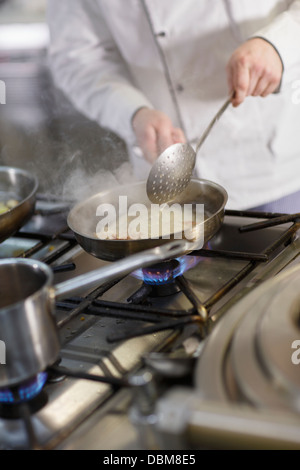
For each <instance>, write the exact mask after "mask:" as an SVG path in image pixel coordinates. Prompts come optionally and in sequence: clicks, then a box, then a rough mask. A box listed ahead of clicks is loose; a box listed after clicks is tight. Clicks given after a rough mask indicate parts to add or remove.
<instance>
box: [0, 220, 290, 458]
mask: <svg viewBox="0 0 300 470" xmlns="http://www.w3.org/2000/svg"><path fill="white" fill-rule="evenodd" d="M54 212H55V211H54ZM65 215H66V214H65V213H63V214H60V215H59V216H57V214H55V213H52V214H50V215H49V214H48V216H46V217H45V215H42V214H39V213H38V214H36V215H35V216H34V217H33V218H32V220H31V221H30V222H29V223H28V224H27V225H26V226H25V227H23V229H22V230H21V231H20V232H19V233H18V234H17V235H16V236H15V237H11V238H10V239H8V240H6V241H5V242H4V243H2V244H1V246H0V258H7V257H11V256H25V257H30V258H36V259H39V260H42V261H44V262H46V263H48V264H49V265H50V266H51V267H52V268H53V271H54V284H57V283H60V282H62V281H64V280H67V279H70V278H72V277H75V276H78V275H80V274H84V273H86V272H88V271H90V270H92V269H96V268H98V267H102V266H106V265H107V264H109V262H107V261H103V260H100V259H96V258H94V257H93V256H91V255H89V254H87V253H86V252H84V251H83V250H82V249H81V248H80V247H79V246H78V244H77V243H76V241H75V239H74V237H73V235H72V233H70V231H69V230H68V227H67V226H66V218H65ZM261 219H263V220H264V219H265V217H262V216H261V217H252V216H251V215H250V214H248V213H246V215H241V214H237V213H235V212H228V213H227V214H226V216H225V220H224V224H223V226H222V228H221V230H220V231H219V232H218V234H217V235H216V236H215V237H214V238H213V239H212V240H211V241H210V242H209V244H208V245H207V246H206V247H205V249H203V250H200V251H199V252H197V253H193V256H194V255H195V256H197V257H198V258H199V259H198V263H196V264H195V266H194V267H192V268H191V269H189V270H188V271H186V273H184V274H183V275H182V276H179V278H178V279H177V280H175V281H174V282H175V283H176V287H177V289H176V290H175V291H174V290H172V291H171V293H170V292H169V291H166V292H164V293H163V294H162V295H158V291H155V290H154V291H153V290H151V288H150V289H149V286H147V288H145V285H144V284H143V281H142V280H141V279H139V278H137V277H136V276H134V275H128V276H126V277H124V278H123V279H120V280H116V281H114V282H110V283H108V284H106V285H104V286H99V287H98V288H97V289H87V290H86V292H85V293H84V295H80V296H73V297H70V298H67V299H64V300H63V301H59V302H57V304H56V311H55V318H56V323H57V328H58V333H59V338H60V342H61V350H60V356H59V358H58V360H57V364H56V365H55V366H56V367H58V368H57V369H55V367H54V368H53V370H52V372H53V374H51V373H50V376H51V377H50V378H51V380H50V379H49V380H48V382H47V384H46V386H45V387H44V389H43V399H44V401H43V405H42V406H41V407H40V408H39V406H38V408H37V409H36V408H34V409H33V411H32V410H30V409H29V411H28V409H27V411H26V410H25V414H22V415H21V417H17V418H16V417H14V418H11V417H9V414H7V413H6V412H7V410H5V414H4V416H3V415H2V417H1V410H0V435H1V446H2V448H9V449H13V448H39V447H41V448H49V449H56V448H66V449H77V448H80V449H82V448H94V449H105V448H115V449H122V448H126V449H130V448H141V447H140V446H141V445H143V444H140V443H139V442H138V441H139V440H138V436H139V431H138V430H137V429H139V428H137V429H136V428H135V426H133V424H132V420H131V419H130V412H129V410H130V404H131V401H132V398H133V396H135V393H136V392H135V391H134V392H132V390H131V387H129V386H128V384H125V385H126V386H114V385H112V384H109V383H101V382H98V381H96V380H97V377H96V379H95V376H100V377H108V379H109V378H113V379H116V380H118V379H120V380H123V379H124V378H128V377H130V376H132V375H134V374H135V373H137V372H138V371H139V370H140V369H141V368H142V367H144V366H145V364H146V365H147V366H149V365H150V366H153V367H152V369H153V370H152V372H154V373H157V372H158V376H159V381H161V370H162V367H163V366H164V365H165V362H163V361H162V359H164V358H165V357H164V356H163V354H166V357H167V359H168V360H167V361H166V365H167V367H168V366H169V364H170V358H172V359H175V361H174V363H175V368H176V367H177V368H178V367H179V364H186V363H188V364H189V366H190V363H191V361H192V364H194V361H195V360H196V359H197V358H198V357H199V358H200V359H199V363H198V366H197V367H198V368H197V370H196V372H197V377H199V376H201V378H203V377H206V375H207V380H205V387H204V388H203V384H202V382H201V387H200V385H199V383H198V382H199V379H197V380H196V388H197V387H200V388H201V393H203V394H204V395H205V394H206V390H207V395H208V396H209V397H210V398H211V397H213V396H214V395H215V396H216V398H217V399H218V400H219V399H220V396H223V393H225V392H224V390H221V386H220V383H219V378H218V377H217V371H220V370H223V367H224V365H223V364H221V360H220V359H217V358H216V355H215V354H212V353H210V352H208V351H209V349H210V348H209V346H208V347H207V348H206V349H205V348H204V352H202V349H203V345H204V344H206V342H207V339H209V338H212V340H211V341H213V338H214V337H215V336H216V335H217V334H218V332H219V334H220V335H221V340H216V341H217V344H218V346H217V347H216V348H215V346H212V347H211V348H213V349H214V348H215V349H216V350H217V351H218V350H219V349H220V348H222V347H223V349H224V348H225V346H224V345H223V343H224V341H226V340H225V335H223V334H222V328H221V327H219V326H218V325H219V324H221V321H223V322H225V323H224V324H225V325H226V328H224V331H226V332H227V330H228V329H229V330H230V325H232V328H234V327H235V321H236V320H231V318H232V314H231V313H230V311H231V307H234V308H236V311H237V312H238V313H237V316H238V317H239V319H242V317H243V313H244V309H243V308H242V309H240V307H239V301H240V300H241V299H242V301H243V298H244V297H245V294H246V293H248V292H251V291H252V290H253V289H254V288H255V287H257V286H259V285H260V284H262V283H264V281H266V280H267V279H269V278H273V277H274V276H276V275H277V274H278V273H279V272H280V271H282V270H285V269H286V268H287V267H289V266H290V265H291V264H293V263H294V264H297V263H298V259H297V257H298V253H299V242H298V238H297V231H298V226H297V224H296V225H295V224H293V222H290V223H286V224H281V225H278V226H275V227H269V228H265V229H261V230H259V231H256V232H254V233H253V232H249V233H241V232H240V230H239V228H240V227H241V226H245V225H248V224H251V223H253V222H259V221H260V220H261ZM295 234H296V237H295ZM254 290H255V289H254ZM275 290H276V289H275ZM261 297H262V298H261V300H260V299H259V303H258V305H259V306H260V308H259V309H257V310H256V311H255V314H253V315H251V316H250V317H249V318H248V317H247V316H246V317H245V319H243V322H241V325H242V323H243V324H244V326H243V328H242V326H241V328H240V330H239V334H238V335H237V339H235V341H234V345H233V347H232V351H233V352H232V354H234V358H235V359H234V361H233V362H234V366H230V367H234V369H235V371H236V375H237V379H236V381H237V384H238V385H237V384H235V385H234V386H232V385H228V388H229V389H230V391H231V392H232V393H233V394H234V393H237V388H238V395H239V396H240V394H241V393H243V394H244V395H245V397H246V398H245V399H246V400H249V399H250V397H252V395H253V394H254V392H253V391H252V388H251V384H253V380H254V379H252V376H250V375H249V378H248V376H247V377H246V376H245V371H246V370H247V371H248V369H249V370H250V365H251V360H252V359H253V361H254V358H255V361H256V362H257V357H256V356H257V348H258V350H259V361H260V362H261V363H263V368H264V369H266V370H267V371H268V374H269V375H270V376H271V377H272V374H273V376H274V377H276V378H277V377H282V381H283V382H284V381H289V383H290V385H291V389H292V388H293V386H294V387H298V385H299V383H298V381H297V378H296V377H294V376H290V375H289V371H288V370H284V372H283V371H282V369H281V362H280V354H277V355H276V348H275V349H274V348H273V347H272V341H273V338H274V336H273V335H275V337H276V338H275V340H276V341H277V342H278V344H281V343H282V341H284V339H283V338H284V337H283V338H280V337H279V336H280V335H277V336H276V332H278V331H281V327H280V325H279V324H280V321H282V319H281V318H280V315H276V314H275V313H274V311H273V310H272V309H271V308H270V306H269V301H268V302H267V301H266V304H265V303H264V302H263V299H264V297H263V295H262V296H261ZM277 297H278V296H277ZM277 297H276V296H275V295H274V299H273V304H274V303H275V304H277V303H278V302H280V298H278V299H277ZM279 297H280V296H279ZM276 299H277V300H276ZM235 306H236V307H235ZM264 307H265V310H263V315H262V318H261V317H260V312H261V311H262V309H264ZM202 308H204V309H205V310H206V311H207V312H208V320H207V322H205V324H203V321H199V322H197V321H196V322H195V317H197V318H198V319H199V310H201V309H202ZM241 310H242V311H241ZM228 311H229V315H228V320H227V312H228ZM223 317H224V319H223ZM256 319H257V320H256ZM270 322H271V324H274V325H278V328H277V330H276V331H275V332H273V330H271V331H270V329H269V327H268V325H269V324H270ZM257 323H259V333H258V334H257V331H256V330H257V328H258V327H257ZM289 324H293V325H294V327H295V322H294V323H292V319H290V323H289ZM295 328H297V327H295ZM287 330H288V329H287ZM220 331H221V333H220ZM296 331H297V330H296ZM294 333H295V332H294V331H293V334H294ZM228 334H229V333H228ZM286 334H289V335H291V334H292V333H291V331H289V332H288V331H287V332H286ZM254 335H257V339H256V336H255V339H254V340H253V337H254ZM290 338H291V336H289V339H290ZM208 343H209V341H208ZM253 343H254V344H255V347H254V346H253ZM253 348H254V349H255V350H253ZM246 349H247V351H248V352H249V354H248V352H247V354H246V353H245V351H246ZM153 352H156V353H159V355H158V361H156V362H155V361H154V360H153V359H155V356H154V355H153ZM151 354H152V355H151ZM202 354H203V356H202ZM208 354H209V359H208V360H206V359H203V360H202V359H201V358H202V357H203V358H206V356H207V355H208ZM273 355H274V357H273ZM150 359H151V360H150ZM179 361H181V362H179ZM185 361H186V362H185ZM276 361H277V362H276ZM215 362H216V364H215ZM158 364H159V365H160V368H159V367H158ZM199 364H202V365H199ZM203 364H204V365H203ZM249 364H250V365H249ZM274 364H275V365H276V370H275V369H274V367H275V366H274ZM193 367H194V366H193ZM201 367H202V368H203V370H204V372H203V370H202V369H201V373H199V374H200V375H199V374H198V371H199V369H200V368H201ZM150 368H151V367H150ZM225 369H226V367H225ZM228 369H229V366H228ZM168 370H169V369H168ZM171 370H172V371H173V372H172V373H173V375H174V367H173V369H171ZM178 370H179V369H178ZM212 370H213V371H214V373H213V374H211V371H212ZM50 372H51V371H50ZM231 373H232V372H231V371H230V372H229V375H230V374H231ZM72 374H73V375H72ZM258 374H259V372H256V375H258ZM179 375H180V374H179ZM190 375H191V376H193V374H190ZM246 375H247V374H246ZM177 379H178V378H177ZM201 380H202V379H201ZM214 380H215V383H214ZM256 380H258V379H257V378H256V376H255V380H254V381H255V382H256ZM178 381H179V383H180V384H182V381H183V383H184V384H186V385H189V386H191V387H192V388H193V385H194V384H193V379H191V378H188V377H187V376H183V377H179V379H178ZM163 383H164V384H165V385H164V386H163V387H162V388H163V389H164V388H166V387H167V388H169V387H171V388H172V387H173V386H174V385H176V380H175V382H174V377H172V374H171V377H168V376H166V377H164V381H163ZM123 385H124V384H123ZM292 385H293V386H292ZM209 387H212V388H213V390H214V391H213V393H212V392H211V389H210V388H209ZM271 388H272V385H271ZM231 389H232V390H231ZM219 392H220V396H219V395H218V393H219ZM226 393H227V392H226ZM271 396H272V394H271V393H270V394H269V397H270V400H271ZM255 400H256V401H257V403H260V402H262V397H260V396H257V397H256V398H255ZM255 400H254V401H255ZM274 400H275V398H274ZM295 400H296V399H295ZM25 408H26V407H25ZM22 413H23V412H22ZM133 421H134V420H133ZM100 428H101V429H100ZM144 445H146V444H144Z"/></svg>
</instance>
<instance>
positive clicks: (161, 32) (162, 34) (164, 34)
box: [156, 31, 167, 38]
mask: <svg viewBox="0 0 300 470" xmlns="http://www.w3.org/2000/svg"><path fill="white" fill-rule="evenodd" d="M166 35H167V33H166V32H165V31H160V32H159V33H156V36H157V37H159V38H164V37H165V36H166Z"/></svg>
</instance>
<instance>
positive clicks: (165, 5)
mask: <svg viewBox="0 0 300 470" xmlns="http://www.w3.org/2000/svg"><path fill="white" fill-rule="evenodd" d="M48 23H49V27H50V37H51V46H50V50H49V57H50V63H51V68H52V71H53V76H54V79H55V81H56V84H57V85H58V86H59V87H60V88H61V89H63V90H64V91H65V93H66V94H67V95H68V96H69V97H70V98H71V100H72V101H73V103H74V104H75V106H76V107H77V108H78V109H79V110H80V111H81V112H83V113H84V114H86V115H87V116H89V117H90V118H92V119H94V120H96V121H97V122H98V123H99V124H100V125H101V126H102V127H105V128H108V129H110V130H112V131H113V132H115V133H116V134H118V135H119V136H120V137H121V138H122V139H124V140H125V142H126V143H127V145H128V149H129V153H130V155H131V158H132V161H133V162H134V165H135V166H136V168H138V170H137V171H139V173H137V174H138V176H139V178H145V179H146V178H147V175H148V172H149V169H150V166H149V164H148V163H146V162H145V161H144V159H141V158H140V159H138V158H136V157H135V155H137V154H138V152H136V147H135V145H136V142H135V135H134V132H133V130H132V126H131V120H132V116H133V114H134V113H135V111H136V110H137V109H138V108H140V107H142V106H148V107H150V108H154V109H158V110H160V111H163V112H165V113H166V114H167V115H168V116H169V117H170V118H171V119H172V121H173V124H174V125H175V126H180V127H182V128H183V130H184V131H185V133H186V136H187V139H188V141H189V142H192V143H195V142H196V141H197V138H199V137H200V135H201V133H202V132H203V131H204V130H205V128H206V126H207V125H208V123H209V121H210V119H211V118H212V117H213V115H214V113H216V112H217V110H218V109H219V108H220V107H221V105H222V104H223V102H224V101H225V100H226V98H227V95H228V88H227V79H226V71H225V68H226V64H227V62H228V60H229V58H230V57H231V54H232V53H233V51H234V50H235V49H236V48H237V47H238V46H239V45H240V44H241V43H243V42H244V41H245V40H247V39H249V38H250V37H253V36H254V37H255V36H259V37H263V38H264V39H266V40H267V41H269V42H270V43H271V44H272V45H273V46H274V47H275V48H276V49H277V51H278V53H279V54H280V57H281V60H282V62H283V66H284V73H283V78H282V83H281V87H280V90H279V92H278V93H274V94H272V95H270V96H268V97H266V98H261V97H248V98H246V100H245V102H244V103H243V104H242V105H240V106H239V107H238V108H233V107H232V106H230V107H229V108H228V109H227V110H226V112H225V114H224V115H223V117H222V118H221V119H220V120H219V121H218V123H217V124H216V126H215V127H214V129H213V130H212V133H211V135H210V136H209V137H208V138H207V140H206V141H205V143H204V145H203V146H202V148H201V149H200V150H199V152H198V155H197V163H196V167H195V172H196V175H197V176H198V177H201V178H205V179H209V180H212V181H215V182H217V183H219V184H221V185H222V186H223V187H224V188H225V189H226V190H227V192H228V195H229V200H228V206H227V207H228V208H232V209H247V208H250V207H254V206H258V205H260V204H263V203H266V202H269V201H273V200H275V199H278V198H280V197H283V196H285V195H287V194H291V193H293V192H294V191H297V190H299V189H300V0H297V1H291V0H252V1H251V0H201V1H196V0H184V1H183V0H63V1H61V0H49V4H48ZM299 210H300V209H299Z"/></svg>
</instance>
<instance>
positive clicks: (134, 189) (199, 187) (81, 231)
mask: <svg viewBox="0 0 300 470" xmlns="http://www.w3.org/2000/svg"><path fill="white" fill-rule="evenodd" d="M120 196H127V199H128V207H130V205H132V204H134V203H136V202H138V203H141V204H144V205H145V206H146V207H149V205H150V201H149V199H148V196H147V193H146V183H145V182H138V183H135V184H131V185H125V186H121V187H118V188H115V189H113V190H109V191H104V192H100V193H98V194H96V195H94V196H92V197H90V198H89V199H87V200H85V201H83V202H81V203H78V204H76V205H75V206H74V207H73V208H72V209H71V211H70V213H69V216H68V225H69V227H70V228H71V230H72V231H73V232H74V234H75V237H76V239H77V241H78V243H79V244H80V245H81V247H82V248H83V249H84V250H85V251H87V252H88V253H90V254H91V255H93V256H95V257H96V258H100V259H103V260H107V261H115V260H118V259H121V258H124V257H127V256H130V255H132V254H134V253H138V252H140V251H143V250H147V249H150V248H154V247H156V246H161V245H163V244H165V243H168V242H170V241H171V240H176V239H183V238H184V233H181V234H178V233H177V234H174V233H173V234H170V237H169V239H168V238H163V237H160V238H158V239H152V238H145V239H138V240H133V239H126V240H108V239H107V240H102V239H99V238H97V236H96V226H97V223H98V221H99V217H97V216H96V211H97V207H98V206H99V205H101V204H112V205H113V206H114V207H118V204H119V197H120ZM226 202H227V193H226V191H225V189H224V188H222V187H221V186H220V185H218V184H216V183H214V182H211V181H208V180H203V179H192V180H191V182H190V184H189V185H188V187H187V188H186V190H185V191H184V192H183V193H182V194H181V195H180V197H178V198H177V199H175V200H174V201H172V203H170V204H173V203H181V204H204V211H205V222H204V226H201V230H200V231H199V238H200V235H201V237H202V236H204V244H205V243H206V242H207V241H208V240H209V239H210V238H212V237H213V236H214V235H215V233H216V232H217V231H218V230H219V228H220V227H221V225H222V223H223V219H224V210H225V205H226ZM199 228H200V227H199ZM203 231H204V235H203ZM195 233H197V227H196V228H195Z"/></svg>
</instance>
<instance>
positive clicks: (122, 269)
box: [54, 240, 199, 299]
mask: <svg viewBox="0 0 300 470" xmlns="http://www.w3.org/2000/svg"><path fill="white" fill-rule="evenodd" d="M198 245H199V242H198V243H197V242H189V241H186V240H176V241H172V242H170V243H166V244H164V245H161V246H157V247H156V248H151V249H149V250H145V251H141V252H140V253H137V254H134V255H131V256H128V257H126V258H124V259H122V260H119V261H116V262H114V263H112V264H110V265H108V266H104V267H102V268H99V269H95V270H93V271H90V272H89V273H87V274H83V275H81V276H77V277H75V278H73V279H70V280H68V281H64V282H61V283H60V284H57V285H56V286H54V296H55V298H56V299H62V298H66V296H68V295H72V294H76V293H78V292H79V291H80V290H83V289H86V288H93V287H98V286H99V285H101V284H104V283H105V282H108V281H111V280H114V279H117V278H118V277H122V276H125V275H127V274H130V273H132V272H133V271H135V270H136V269H138V268H140V267H141V266H142V267H143V268H144V267H147V266H151V265H152V264H155V263H159V262H160V261H164V260H167V259H174V258H176V257H178V256H182V254H183V253H185V252H187V251H193V250H195V249H197V248H199V246H198Z"/></svg>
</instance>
